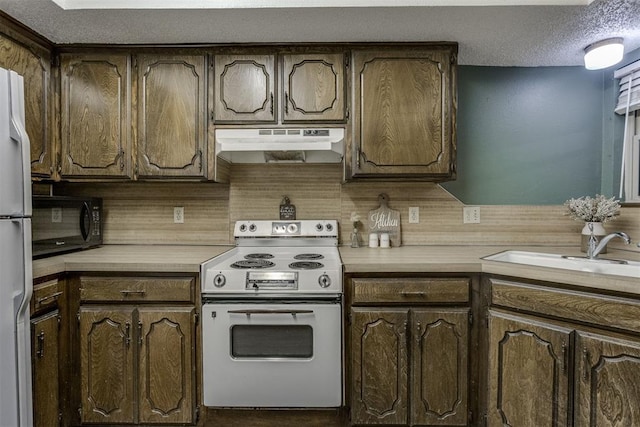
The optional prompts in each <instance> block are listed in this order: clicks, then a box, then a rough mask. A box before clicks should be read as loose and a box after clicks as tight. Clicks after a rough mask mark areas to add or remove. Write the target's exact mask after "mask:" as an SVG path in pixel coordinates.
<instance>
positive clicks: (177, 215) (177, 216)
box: [173, 206, 184, 224]
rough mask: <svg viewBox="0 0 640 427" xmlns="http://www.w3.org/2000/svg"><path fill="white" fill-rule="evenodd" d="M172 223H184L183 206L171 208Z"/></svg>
mask: <svg viewBox="0 0 640 427" xmlns="http://www.w3.org/2000/svg"><path fill="white" fill-rule="evenodd" d="M173 223H174V224H184V208H183V207H182V206H176V207H174V208H173Z"/></svg>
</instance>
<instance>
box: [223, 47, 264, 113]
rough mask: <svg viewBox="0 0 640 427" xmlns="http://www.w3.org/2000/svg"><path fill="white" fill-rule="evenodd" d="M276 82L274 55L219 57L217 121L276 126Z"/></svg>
mask: <svg viewBox="0 0 640 427" xmlns="http://www.w3.org/2000/svg"><path fill="white" fill-rule="evenodd" d="M275 82H276V80H275V56H274V55H217V56H216V57H215V83H214V85H215V95H214V96H215V104H214V114H215V119H216V121H218V122H254V121H257V122H275V118H276V112H275V102H276V101H277V100H276V99H275V94H276V93H275V91H276V88H275Z"/></svg>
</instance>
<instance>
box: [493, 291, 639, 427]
mask: <svg viewBox="0 0 640 427" xmlns="http://www.w3.org/2000/svg"><path fill="white" fill-rule="evenodd" d="M489 281H490V284H491V301H492V304H493V305H494V307H496V308H492V309H490V310H489V335H488V337H489V343H488V346H489V363H488V367H487V368H488V370H487V375H488V376H487V381H488V388H487V390H488V400H487V425H488V426H491V427H493V426H514V427H515V426H535V427H545V426H549V427H558V426H575V427H596V426H597V427H622V426H625V427H627V426H628V427H631V426H640V337H639V333H640V323H639V322H640V320H639V319H640V299H639V298H636V297H632V296H629V295H619V296H611V295H604V294H598V293H597V292H595V291H578V290H573V289H566V288H563V286H562V284H550V283H545V284H538V283H522V282H515V281H511V280H506V279H497V278H490V279H489ZM523 311H526V312H527V313H530V314H531V315H529V314H522V312H523Z"/></svg>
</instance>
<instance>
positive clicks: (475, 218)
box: [462, 206, 480, 224]
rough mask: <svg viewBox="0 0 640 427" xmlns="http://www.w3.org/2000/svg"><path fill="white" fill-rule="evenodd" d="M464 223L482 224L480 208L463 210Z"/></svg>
mask: <svg viewBox="0 0 640 427" xmlns="http://www.w3.org/2000/svg"><path fill="white" fill-rule="evenodd" d="M462 222H463V223H464V224H480V206H465V207H464V208H462Z"/></svg>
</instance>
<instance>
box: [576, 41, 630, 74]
mask: <svg viewBox="0 0 640 427" xmlns="http://www.w3.org/2000/svg"><path fill="white" fill-rule="evenodd" d="M623 56H624V46H623V44H622V37H613V38H610V39H605V40H600V41H599V42H595V43H592V44H590V45H589V46H587V47H585V48H584V66H585V68H586V69H587V70H600V69H602V68H607V67H610V66H612V65H615V64H617V63H618V62H620V61H622V57H623Z"/></svg>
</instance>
